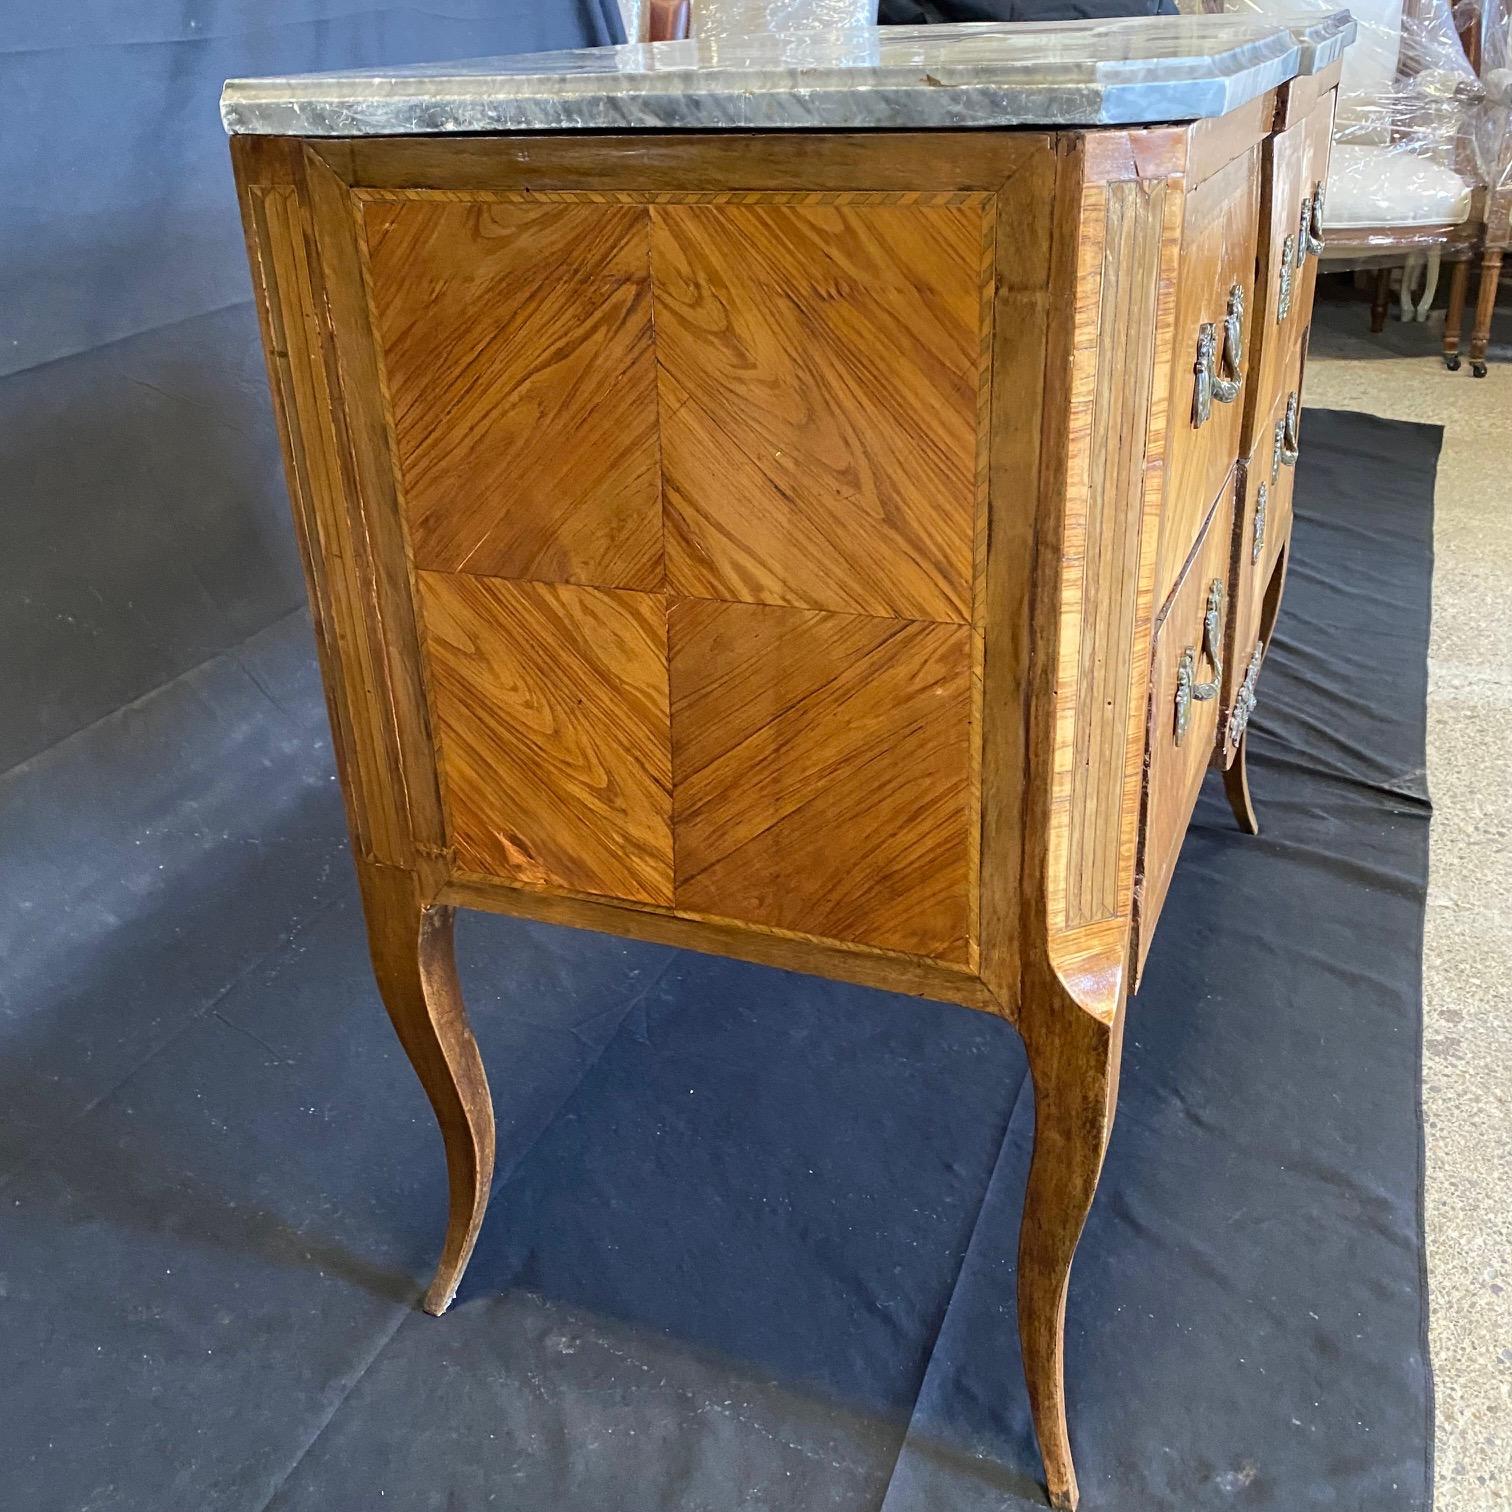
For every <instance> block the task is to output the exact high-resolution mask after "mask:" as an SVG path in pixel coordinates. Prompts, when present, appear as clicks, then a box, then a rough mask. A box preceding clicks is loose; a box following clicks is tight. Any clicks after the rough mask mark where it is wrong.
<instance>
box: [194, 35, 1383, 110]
mask: <svg viewBox="0 0 1512 1512" xmlns="http://www.w3.org/2000/svg"><path fill="white" fill-rule="evenodd" d="M1353 35H1354V22H1353V20H1352V19H1351V18H1350V16H1349V13H1348V12H1347V11H1339V12H1335V13H1333V14H1328V15H1319V14H1318V13H1317V12H1311V13H1308V14H1306V15H1298V16H1297V17H1295V18H1288V17H1284V16H1283V17H1280V18H1276V17H1260V16H1256V15H1253V14H1238V13H1234V14H1226V15H1201V16H1169V17H1165V16H1161V17H1151V18H1140V19H1131V20H1119V21H1071V22H1048V23H1038V24H1035V23H1029V24H1013V25H1003V24H999V23H971V24H963V25H952V26H928V27H865V28H857V29H855V30H853V31H826V32H809V33H788V34H767V35H762V36H752V37H742V38H737V39H734V40H731V39H728V38H725V39H711V40H709V41H700V40H698V39H696V38H695V39H692V40H689V41H684V42H660V43H639V44H634V45H631V46H623V47H601V48H582V49H578V50H575V51H569V52H555V53H535V54H526V55H522V56H519V57H506V58H479V59H471V60H467V61H464V62H458V63H434V64H425V65H420V66H417V67H411V68H384V69H365V70H361V71H349V72H341V73H327V74H306V75H302V76H294V77H289V78H269V79H233V80H231V81H229V82H228V83H227V85H226V87H225V91H224V92H223V94H222V96H221V116H222V120H223V121H224V123H225V126H226V129H227V130H228V131H229V132H231V133H232V134H234V135H235V134H248V135H258V134H261V135H280V136H284V135H286V136H312V137H331V136H404V135H419V134H433V133H447V132H488V131H564V130H575V129H576V130H637V129H649V130H662V131H669V130H685V131H717V130H732V129H733V130H741V129H747V130H770V129H779V130H780V129H787V130H802V129H865V128H887V127H891V128H900V127H901V128H948V127H991V126H1114V125H1141V124H1146V123H1151V122H1157V121H1182V120H1196V119H1200V118H1202V117H1206V116H1215V115H1222V114H1225V113H1226V112H1228V111H1230V110H1234V109H1236V108H1237V107H1239V106H1240V105H1243V104H1244V103H1245V102H1246V101H1247V100H1251V99H1254V98H1255V97H1256V96H1257V95H1260V94H1263V93H1264V92H1265V91H1266V90H1269V89H1274V88H1276V87H1277V86H1278V85H1280V84H1283V83H1285V82H1286V81H1287V80H1288V79H1290V78H1293V77H1296V76H1297V75H1298V74H1306V73H1311V72H1314V71H1316V70H1318V69H1321V68H1324V67H1327V66H1328V64H1329V63H1331V62H1332V61H1333V60H1334V59H1335V58H1336V57H1337V56H1338V55H1339V54H1340V53H1341V52H1342V50H1343V48H1344V47H1345V46H1346V45H1347V44H1348V43H1349V41H1350V40H1351V39H1352V37H1353Z"/></svg>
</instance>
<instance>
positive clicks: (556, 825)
mask: <svg viewBox="0 0 1512 1512" xmlns="http://www.w3.org/2000/svg"><path fill="white" fill-rule="evenodd" d="M419 588H420V601H421V608H422V610H423V617H424V622H425V656H426V663H427V668H428V671H429V680H430V688H431V701H432V706H433V710H434V718H435V725H436V741H437V745H438V748H439V757H440V766H441V787H442V797H443V801H444V803H445V806H446V814H447V820H448V826H449V830H450V838H451V841H452V844H453V845H454V846H455V847H456V853H457V863H458V865H459V866H460V867H461V868H462V869H463V870H464V871H468V872H473V873H480V874H483V875H487V876H493V877H502V878H509V879H511V880H514V881H516V882H520V883H523V884H526V885H534V886H555V887H562V888H568V889H571V890H574V891H578V892H587V893H595V894H602V895H607V896H610V897H620V898H629V899H634V900H638V901H640V902H644V903H661V904H669V903H671V902H672V831H671V817H672V797H671V790H672V783H671V757H670V745H669V738H668V726H667V671H666V663H667V629H666V609H665V605H664V604H663V601H662V598H661V596H660V595H659V594H651V593H626V592H615V591H608V590H604V589H598V588H579V587H575V586H569V585H563V584H556V583H524V582H509V581H506V580H504V579H500V578H482V577H472V576H468V575H465V574H461V573H436V572H425V573H421V574H420V575H419Z"/></svg>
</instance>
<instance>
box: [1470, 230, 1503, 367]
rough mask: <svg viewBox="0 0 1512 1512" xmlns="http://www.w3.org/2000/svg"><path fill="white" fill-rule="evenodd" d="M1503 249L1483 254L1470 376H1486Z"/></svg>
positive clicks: (1472, 339) (1471, 341)
mask: <svg viewBox="0 0 1512 1512" xmlns="http://www.w3.org/2000/svg"><path fill="white" fill-rule="evenodd" d="M1501 265H1502V249H1501V248H1500V247H1487V248H1486V250H1485V251H1484V252H1482V253H1481V276H1480V289H1479V291H1478V293H1477V294H1476V299H1475V327H1474V329H1473V330H1472V331H1471V332H1470V375H1471V377H1473V378H1484V377H1485V376H1486V347H1487V345H1488V344H1489V343H1490V341H1491V317H1492V315H1493V314H1494V313H1495V311H1496V287H1497V284H1498V283H1499V282H1500V280H1501Z"/></svg>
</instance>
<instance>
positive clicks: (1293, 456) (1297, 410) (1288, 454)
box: [1281, 389, 1302, 467]
mask: <svg viewBox="0 0 1512 1512" xmlns="http://www.w3.org/2000/svg"><path fill="white" fill-rule="evenodd" d="M1301 408H1302V405H1301V401H1300V400H1299V399H1298V398H1297V391H1296V389H1293V390H1292V391H1291V393H1290V394H1288V395H1287V396H1286V419H1284V420H1283V421H1282V422H1281V460H1282V461H1283V462H1284V463H1285V464H1286V465H1287V466H1288V467H1295V466H1296V465H1297V456H1298V453H1299V452H1300V451H1301V448H1302V442H1301V440H1300V439H1299V437H1298V435H1297V423H1298V421H1299V420H1300V418H1301Z"/></svg>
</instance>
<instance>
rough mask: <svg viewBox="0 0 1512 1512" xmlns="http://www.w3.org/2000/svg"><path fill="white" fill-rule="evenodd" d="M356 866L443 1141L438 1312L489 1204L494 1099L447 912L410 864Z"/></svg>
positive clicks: (383, 983)
mask: <svg viewBox="0 0 1512 1512" xmlns="http://www.w3.org/2000/svg"><path fill="white" fill-rule="evenodd" d="M357 873H358V879H359V881H360V882H361V884H362V904H363V911H364V913H365V914H366V915H367V927H368V949H369V951H370V953H371V955H372V958H373V974H374V975H375V976H376V977H377V979H378V991H379V994H380V996H381V997H382V998H383V1006H384V1007H385V1008H387V1009H388V1015H389V1018H390V1020H391V1021H392V1022H393V1025H394V1030H395V1032H396V1033H397V1034H398V1036H399V1043H400V1044H401V1045H402V1046H403V1047H404V1053H405V1054H406V1055H407V1056H408V1057H409V1061H410V1064H411V1065H412V1066H413V1067H414V1068H415V1075H416V1076H418V1077H419V1078H420V1085H421V1086H422V1087H423V1088H424V1089H425V1095H426V1097H428V1098H429V1099H430V1105H431V1109H432V1111H433V1112H434V1113H435V1115H436V1122H437V1123H438V1124H440V1126H441V1139H442V1143H443V1144H444V1146H445V1148H446V1172H447V1177H448V1185H449V1187H450V1192H451V1199H450V1212H449V1216H448V1219H447V1225H446V1240H445V1243H444V1244H443V1246H442V1250H441V1261H440V1264H439V1265H438V1266H437V1267H436V1275H435V1279H434V1280H432V1282H431V1284H430V1289H429V1290H428V1291H427V1292H426V1294H425V1301H424V1303H423V1306H424V1308H425V1310H426V1312H428V1313H433V1314H436V1315H439V1314H441V1313H443V1312H445V1311H446V1309H447V1308H448V1307H449V1306H450V1305H451V1301H452V1298H453V1297H455V1296H456V1294H457V1284H458V1283H459V1282H460V1281H461V1279H462V1272H463V1270H464V1269H466V1266H467V1262H468V1260H469V1258H470V1257H471V1255H472V1252H473V1245H474V1244H475V1243H476V1242H477V1238H478V1230H479V1229H480V1228H481V1227H482V1225H483V1210H484V1209H485V1208H486V1207H487V1206H488V1192H489V1184H490V1182H491V1181H492V1179H493V1162H494V1116H493V1100H492V1099H491V1097H490V1096H489V1091H488V1080H487V1078H486V1077H485V1076H484V1074H483V1061H482V1059H481V1057H480V1056H479V1055H478V1046H477V1043H476V1041H474V1039H473V1035H472V1030H471V1029H470V1028H469V1027H468V1023H467V1011H466V1009H465V1008H464V1007H463V1004H462V992H461V989H460V987H459V986H458V984H457V967H456V961H455V959H454V958H453V955H452V910H451V909H450V908H431V907H427V906H426V905H425V903H424V902H423V901H422V899H421V895H420V887H419V883H418V880H417V879H416V877H415V875H414V873H413V872H409V871H404V870H401V869H400V868H398V867H393V866H378V865H376V864H373V863H370V862H366V861H359V862H358V864H357Z"/></svg>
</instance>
